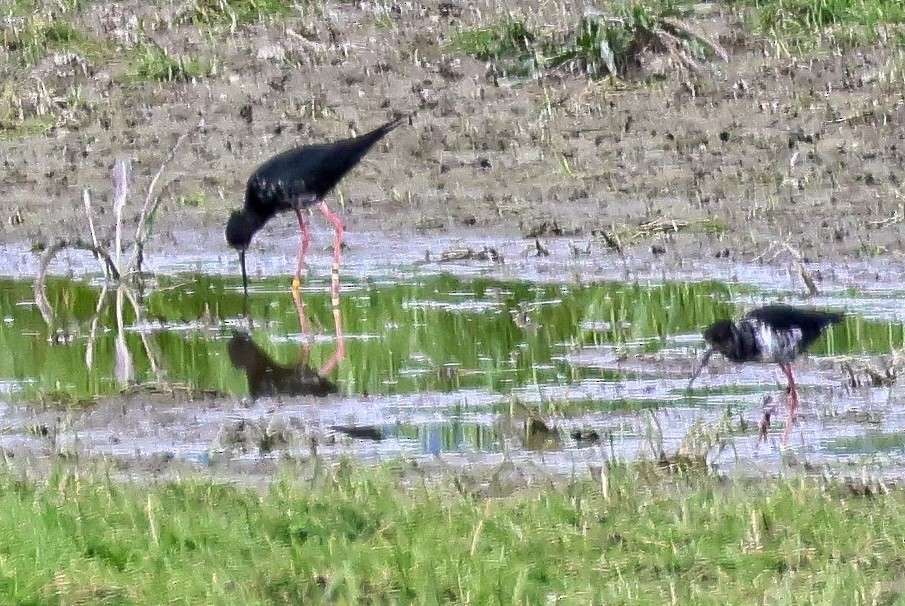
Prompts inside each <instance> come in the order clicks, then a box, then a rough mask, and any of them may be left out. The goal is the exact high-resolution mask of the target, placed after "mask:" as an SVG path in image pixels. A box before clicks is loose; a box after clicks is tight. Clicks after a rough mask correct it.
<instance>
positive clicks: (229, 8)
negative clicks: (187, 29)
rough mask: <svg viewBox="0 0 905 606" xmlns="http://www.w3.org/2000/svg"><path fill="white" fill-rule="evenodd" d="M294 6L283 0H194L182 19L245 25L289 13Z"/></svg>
mask: <svg viewBox="0 0 905 606" xmlns="http://www.w3.org/2000/svg"><path fill="white" fill-rule="evenodd" d="M294 7H295V4H294V3H293V2H286V1H284V0H194V2H193V3H192V8H191V9H190V10H189V11H188V12H187V13H186V15H185V17H184V19H185V21H187V22H189V23H192V24H194V25H198V26H211V25H221V24H227V25H246V24H249V23H258V22H262V21H266V20H268V19H272V18H275V17H285V16H287V15H291V14H292V13H293V12H294V10H295V8H294Z"/></svg>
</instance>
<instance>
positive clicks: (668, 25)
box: [450, 2, 715, 80]
mask: <svg viewBox="0 0 905 606" xmlns="http://www.w3.org/2000/svg"><path fill="white" fill-rule="evenodd" d="M677 14H678V11H677V10H676V9H675V8H674V7H673V3H671V2H659V3H658V2H654V3H646V4H641V3H629V4H620V5H617V6H616V7H615V9H614V12H613V14H606V15H604V14H592V15H588V16H585V17H583V18H581V19H580V20H579V21H578V23H577V24H576V25H575V26H574V27H573V28H570V29H567V30H566V31H560V32H554V33H552V34H551V33H544V34H541V33H539V32H534V31H532V30H531V29H529V28H528V26H526V25H525V22H524V21H523V20H521V19H518V18H515V17H512V16H510V17H509V18H507V19H505V20H503V21H501V22H499V23H497V24H495V25H492V26H489V27H478V28H473V29H466V30H461V31H459V32H458V33H457V34H456V35H454V36H453V38H452V41H451V43H450V49H451V50H453V51H457V52H461V53H465V54H468V55H471V56H473V57H475V58H477V59H481V60H485V61H492V62H493V63H494V64H496V66H497V69H498V70H499V71H501V72H502V73H503V74H504V75H509V76H519V77H524V76H529V75H532V74H533V73H535V72H536V71H537V70H546V69H565V70H568V71H572V72H580V73H584V74H585V75H587V77H588V78H590V79H592V80H596V79H599V78H603V77H605V76H608V75H612V76H620V77H626V76H627V75H629V71H630V68H631V66H632V65H633V64H634V63H635V62H636V59H637V55H638V54H639V52H641V50H642V49H644V48H648V47H652V46H655V45H660V46H675V45H676V44H680V45H681V48H682V49H683V50H682V52H683V53H684V54H687V55H688V56H689V60H691V59H693V60H705V59H707V58H709V57H710V56H711V55H713V54H715V47H714V46H713V44H712V43H711V42H709V41H707V40H704V39H703V38H701V37H700V35H699V34H697V33H695V32H693V31H692V30H691V29H690V28H687V27H686V26H685V25H684V24H683V23H682V22H681V21H678V20H677V19H675V18H674V17H675V16H676V15H677ZM677 41H678V42H677Z"/></svg>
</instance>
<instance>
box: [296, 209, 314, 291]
mask: <svg viewBox="0 0 905 606" xmlns="http://www.w3.org/2000/svg"><path fill="white" fill-rule="evenodd" d="M295 216H296V217H298V219H299V229H300V230H301V232H302V240H301V242H299V261H298V265H297V266H296V269H295V280H293V281H292V289H293V290H298V288H299V286H300V285H301V283H302V269H303V268H304V267H305V255H306V254H308V246H309V245H310V244H311V233H310V232H309V231H308V220H307V219H306V218H305V216H304V215H303V214H302V211H301V210H299V209H298V208H296V209H295Z"/></svg>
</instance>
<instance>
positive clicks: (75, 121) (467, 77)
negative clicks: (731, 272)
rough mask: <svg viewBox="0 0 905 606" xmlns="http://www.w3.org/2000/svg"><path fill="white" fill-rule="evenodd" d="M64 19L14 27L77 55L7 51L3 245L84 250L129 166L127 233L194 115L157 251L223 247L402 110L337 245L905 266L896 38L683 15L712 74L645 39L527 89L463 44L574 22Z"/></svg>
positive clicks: (533, 7)
mask: <svg viewBox="0 0 905 606" xmlns="http://www.w3.org/2000/svg"><path fill="white" fill-rule="evenodd" d="M64 4H65V3H64ZM510 4H511V3H510ZM56 6H58V5H53V6H50V5H49V4H48V6H46V7H43V6H42V7H40V8H39V10H37V12H34V13H30V14H29V15H24V14H23V16H21V17H11V18H10V20H8V23H7V25H6V26H5V27H6V28H7V29H8V30H10V28H12V29H11V30H10V31H13V32H14V33H15V32H19V30H16V29H15V28H16V27H19V26H17V23H18V24H20V25H21V28H26V27H33V28H34V27H45V28H46V27H48V26H47V24H48V23H49V22H51V21H48V20H49V19H56V20H59V19H65V21H66V23H68V24H69V25H68V27H69V28H70V29H71V30H72V31H71V33H70V35H69V36H70V37H69V38H66V37H65V36H61V35H60V34H59V32H57V33H56V34H55V36H56V37H55V38H54V37H53V36H49V34H47V32H45V35H44V37H43V38H40V39H39V40H38V42H42V41H43V45H42V44H39V43H35V45H34V48H32V47H28V46H26V45H25V44H24V43H22V44H20V45H18V46H16V45H12V44H8V45H7V46H6V48H4V49H0V50H2V52H3V54H6V55H7V59H8V61H7V64H8V65H7V67H6V68H5V69H6V71H7V72H8V73H7V76H8V78H9V79H8V83H7V84H6V85H5V89H4V94H3V98H2V99H0V124H2V126H3V131H2V133H3V135H4V140H3V141H2V143H0V150H2V157H3V163H4V171H3V174H2V177H0V216H2V217H3V219H4V220H3V221H2V223H0V238H2V239H3V240H5V241H7V242H22V243H23V244H27V245H30V246H36V245H38V246H39V245H42V244H47V243H50V242H52V241H54V240H56V239H58V238H74V237H82V238H87V237H88V228H87V221H86V219H85V211H84V207H83V203H82V199H83V190H85V189H86V188H87V189H88V190H89V191H90V194H91V196H92V201H93V206H94V210H95V212H96V213H102V212H104V210H105V209H109V206H110V204H111V185H110V172H111V168H112V166H113V163H114V162H115V161H116V160H117V159H118V158H129V159H131V161H132V166H133V171H134V178H133V183H132V193H131V199H130V204H129V206H128V208H127V221H128V222H129V224H134V222H135V221H137V218H138V213H139V211H140V209H141V206H142V202H143V200H144V196H145V193H146V192H147V190H148V187H149V184H150V182H151V179H152V177H153V176H154V174H155V173H156V172H157V171H158V169H159V167H160V165H161V163H162V162H163V160H164V158H165V157H166V156H167V154H168V153H169V152H170V150H171V148H172V147H173V145H174V143H175V141H176V139H177V138H178V137H179V136H180V135H182V134H183V133H185V132H186V131H187V130H189V129H191V128H192V127H193V126H194V125H195V124H197V123H198V122H199V120H201V119H203V120H204V124H205V127H204V129H203V130H202V131H201V132H199V133H198V134H197V135H195V136H193V137H192V138H191V139H189V140H187V141H186V143H185V144H184V145H183V146H181V147H180V149H178V150H177V151H176V154H175V156H174V157H173V159H172V162H170V163H169V164H168V165H167V167H166V169H165V171H164V172H163V174H162V176H161V179H160V181H159V183H158V189H157V190H156V191H155V192H154V195H159V196H161V207H160V210H161V212H159V213H158V215H157V217H156V219H155V224H154V237H153V239H152V241H151V245H150V246H151V249H150V250H149V254H166V253H167V248H168V247H172V246H178V243H179V238H180V237H185V233H186V231H187V230H191V232H195V233H197V232H198V231H203V232H205V233H208V234H209V236H211V241H212V242H217V241H219V240H220V239H221V238H214V237H213V235H214V234H215V233H216V232H221V231H222V229H223V224H224V222H225V219H226V217H227V215H228V211H229V210H230V209H231V208H233V207H236V206H239V205H240V204H241V203H242V199H243V193H244V184H245V180H246V179H247V177H248V175H249V174H250V173H251V171H252V170H253V169H254V168H255V166H257V165H258V164H259V163H260V162H262V161H263V160H264V159H266V158H267V157H269V156H271V155H273V154H275V153H277V152H280V151H282V150H285V149H288V148H290V147H293V146H296V145H302V144H306V143H312V142H321V141H328V140H333V139H337V138H342V137H347V136H350V135H352V134H355V133H361V132H364V131H365V130H367V129H370V128H372V127H374V126H376V125H378V124H380V123H382V122H383V121H385V120H387V119H389V118H391V117H393V116H394V115H396V114H398V113H413V117H412V119H411V123H410V124H409V125H408V126H406V127H403V128H400V129H398V130H397V131H395V132H394V133H392V134H391V135H390V136H389V137H387V138H386V140H384V141H383V142H381V143H380V144H379V145H378V146H377V147H376V148H375V149H374V150H373V151H372V152H371V154H370V155H369V156H368V157H367V158H365V160H364V161H363V162H362V164H361V165H360V166H359V167H357V168H356V169H355V170H354V171H353V172H352V173H351V174H350V175H349V176H348V177H347V178H346V179H345V180H344V181H343V182H342V183H341V184H340V186H339V187H338V189H337V190H336V191H335V192H334V193H333V194H332V195H331V196H329V198H328V203H329V204H331V205H332V206H333V207H334V208H336V209H339V210H341V211H342V213H343V217H344V219H345V221H346V223H347V228H348V229H349V230H355V229H361V230H367V231H381V230H385V231H387V232H394V233H397V232H401V233H403V234H404V233H414V232H418V233H432V232H435V233H441V232H445V233H449V232H468V231H474V230H480V231H482V232H489V233H493V234H495V235H497V236H516V237H518V236H525V237H528V238H530V237H535V236H537V237H546V236H557V235H568V236H572V237H580V238H588V239H598V240H600V241H601V242H603V243H607V242H609V244H610V245H612V246H611V247H612V248H617V247H622V249H623V251H624V252H625V253H626V254H636V255H651V254H658V255H663V254H665V255H666V257H664V258H674V259H676V260H678V261H679V262H681V261H683V260H686V259H702V260H703V259H709V258H713V257H715V256H718V257H726V256H729V257H731V258H738V259H745V260H750V259H753V258H763V259H765V260H767V261H769V260H770V259H771V258H772V257H773V256H774V253H777V252H782V251H789V250H793V251H796V252H797V253H798V254H800V255H801V257H802V258H803V259H805V260H807V259H814V260H816V259H824V260H827V259H834V258H854V257H864V256H874V255H884V254H890V255H899V254H901V251H902V223H901V219H902V218H903V216H905V211H903V198H902V179H903V153H905V148H903V146H905V139H903V137H905V130H903V129H902V123H903V121H905V101H903V97H902V92H901V91H902V86H903V77H905V76H903V74H905V71H903V70H905V58H903V50H902V47H901V45H896V44H881V43H871V44H868V43H865V44H862V45H855V44H852V45H849V46H847V47H845V49H844V50H845V52H840V51H839V50H838V48H839V47H832V45H828V44H824V45H822V46H821V45H819V44H818V45H817V46H816V47H814V48H813V49H810V50H808V51H807V52H801V53H792V52H789V49H788V48H787V47H785V46H784V45H783V44H782V43H781V41H778V40H777V39H775V38H771V37H770V36H767V35H763V34H759V33H757V31H756V30H755V29H752V28H751V27H750V23H749V22H748V21H746V16H745V13H743V12H742V11H740V10H733V9H730V8H728V7H725V6H721V5H713V6H710V7H709V8H706V9H704V12H699V13H697V14H693V15H686V16H685V17H684V22H686V23H688V24H689V26H690V27H694V28H696V30H697V31H700V32H702V35H703V36H706V37H707V38H708V39H710V40H713V41H717V43H718V44H720V45H721V46H722V48H723V49H725V52H726V53H727V57H726V59H727V60H726V61H723V60H722V59H718V58H713V60H710V61H707V62H706V63H701V64H699V69H697V70H694V69H688V67H687V66H684V65H679V64H678V63H679V62H677V61H676V60H675V56H674V54H672V53H670V52H667V51H666V50H664V49H662V48H657V46H656V45H654V44H650V45H649V47H648V48H640V49H638V51H637V53H636V55H635V56H634V57H633V61H634V66H635V68H636V69H635V70H634V73H633V77H632V78H621V79H619V80H615V79H612V78H603V79H599V80H589V79H588V78H587V77H586V75H585V74H583V73H576V72H575V70H572V71H569V70H564V69H558V70H553V69H550V70H540V71H538V72H537V73H536V74H535V76H534V77H528V78H521V79H518V78H507V77H504V76H501V74H500V70H499V69H498V67H497V66H496V65H495V64H494V62H493V60H491V59H486V58H476V57H475V56H474V53H468V52H464V51H462V50H460V47H461V45H457V44H456V40H457V39H459V38H457V36H458V37H461V35H462V32H469V31H476V30H480V28H487V27H493V23H497V22H498V21H499V19H498V18H497V17H495V16H493V15H496V14H497V11H499V10H506V11H516V10H518V14H523V16H522V17H520V18H522V19H524V20H525V23H527V24H528V26H529V27H531V28H534V30H535V31H541V30H544V29H545V28H546V29H556V28H557V27H560V28H566V27H567V26H568V24H570V23H571V24H573V25H574V23H577V22H578V21H579V20H580V19H581V17H582V14H581V13H580V12H578V9H577V8H571V7H566V8H565V9H564V8H563V7H554V6H552V5H549V4H548V3H538V2H529V3H528V4H527V5H526V4H519V5H518V6H516V5H515V4H511V5H510V6H506V5H505V2H504V3H503V5H496V4H494V6H493V7H491V6H490V5H487V4H486V3H483V2H463V3H458V2H439V3H437V2H427V3H414V4H411V3H398V4H396V3H390V4H372V3H364V2H361V3H331V2H327V3H324V4H316V5H315V4H313V3H312V4H311V5H306V6H305V7H300V6H295V7H291V8H288V9H287V8H281V9H280V10H279V14H276V15H273V16H270V17H267V16H260V15H259V16H257V18H252V19H249V18H247V14H246V13H241V12H239V9H240V8H242V9H243V10H246V11H247V10H249V9H248V8H247V7H245V4H244V3H225V4H224V6H226V7H233V8H234V9H235V12H228V15H232V16H233V17H234V18H233V20H232V22H230V20H229V18H228V16H227V17H223V15H221V14H220V13H217V12H216V11H215V10H214V9H209V10H210V11H213V12H211V13H203V12H199V11H202V7H203V6H206V3H194V4H191V3H177V4H170V5H162V6H155V7H151V6H148V5H147V4H146V3H140V2H123V3H117V4H108V3H87V4H85V3H74V4H73V6H71V7H68V8H67V9H66V10H64V11H62V12H60V9H59V8H54V7H56ZM262 6H266V3H265V4H262ZM192 11H194V12H192ZM513 14H514V13H513ZM199 15H200V16H199ZM243 17H245V22H242V18H243ZM39 18H41V19H44V21H41V22H40V23H38V24H37V25H36V24H35V23H32V22H33V21H36V20H38V19H39ZM15 19H20V21H16V20H15ZM199 23H203V26H201V25H199ZM54 27H56V26H54ZM23 31H24V30H23ZM53 31H55V30H53ZM19 35H20V38H21V37H22V36H24V34H23V33H22V32H19ZM60 40H62V42H61V41H60ZM67 40H69V41H70V42H72V43H71V44H68V45H67V44H66V41H67ZM826 48H835V49H837V50H825V49H826ZM29 49H31V52H32V54H31V55H28V56H25V55H24V53H25V52H26V51H28V50H29ZM106 212H107V213H109V210H107V211H106ZM108 217H109V215H108ZM279 220H280V221H290V220H294V218H293V217H288V216H287V217H286V218H282V219H279ZM98 222H99V223H100V224H105V223H109V220H108V219H104V217H100V218H99V219H98ZM786 245H788V246H786ZM222 247H223V252H224V253H225V252H227V250H228V249H227V246H226V243H225V241H224V242H222ZM607 248H609V247H608V246H605V247H602V248H601V250H602V251H603V252H602V254H608V251H607ZM212 252H213V251H212Z"/></svg>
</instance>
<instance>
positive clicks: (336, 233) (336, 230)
mask: <svg viewBox="0 0 905 606" xmlns="http://www.w3.org/2000/svg"><path fill="white" fill-rule="evenodd" d="M317 208H318V210H320V211H321V214H323V215H324V216H325V217H327V220H328V221H330V223H332V224H333V280H332V282H333V288H332V294H333V298H332V302H333V310H334V315H336V310H338V309H339V262H340V259H341V258H342V246H343V231H345V230H344V228H343V222H342V219H340V218H339V217H338V216H337V215H336V214H335V213H334V212H333V211H332V210H330V209H329V208H327V205H326V204H325V203H324V202H320V203H318V205H317Z"/></svg>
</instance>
